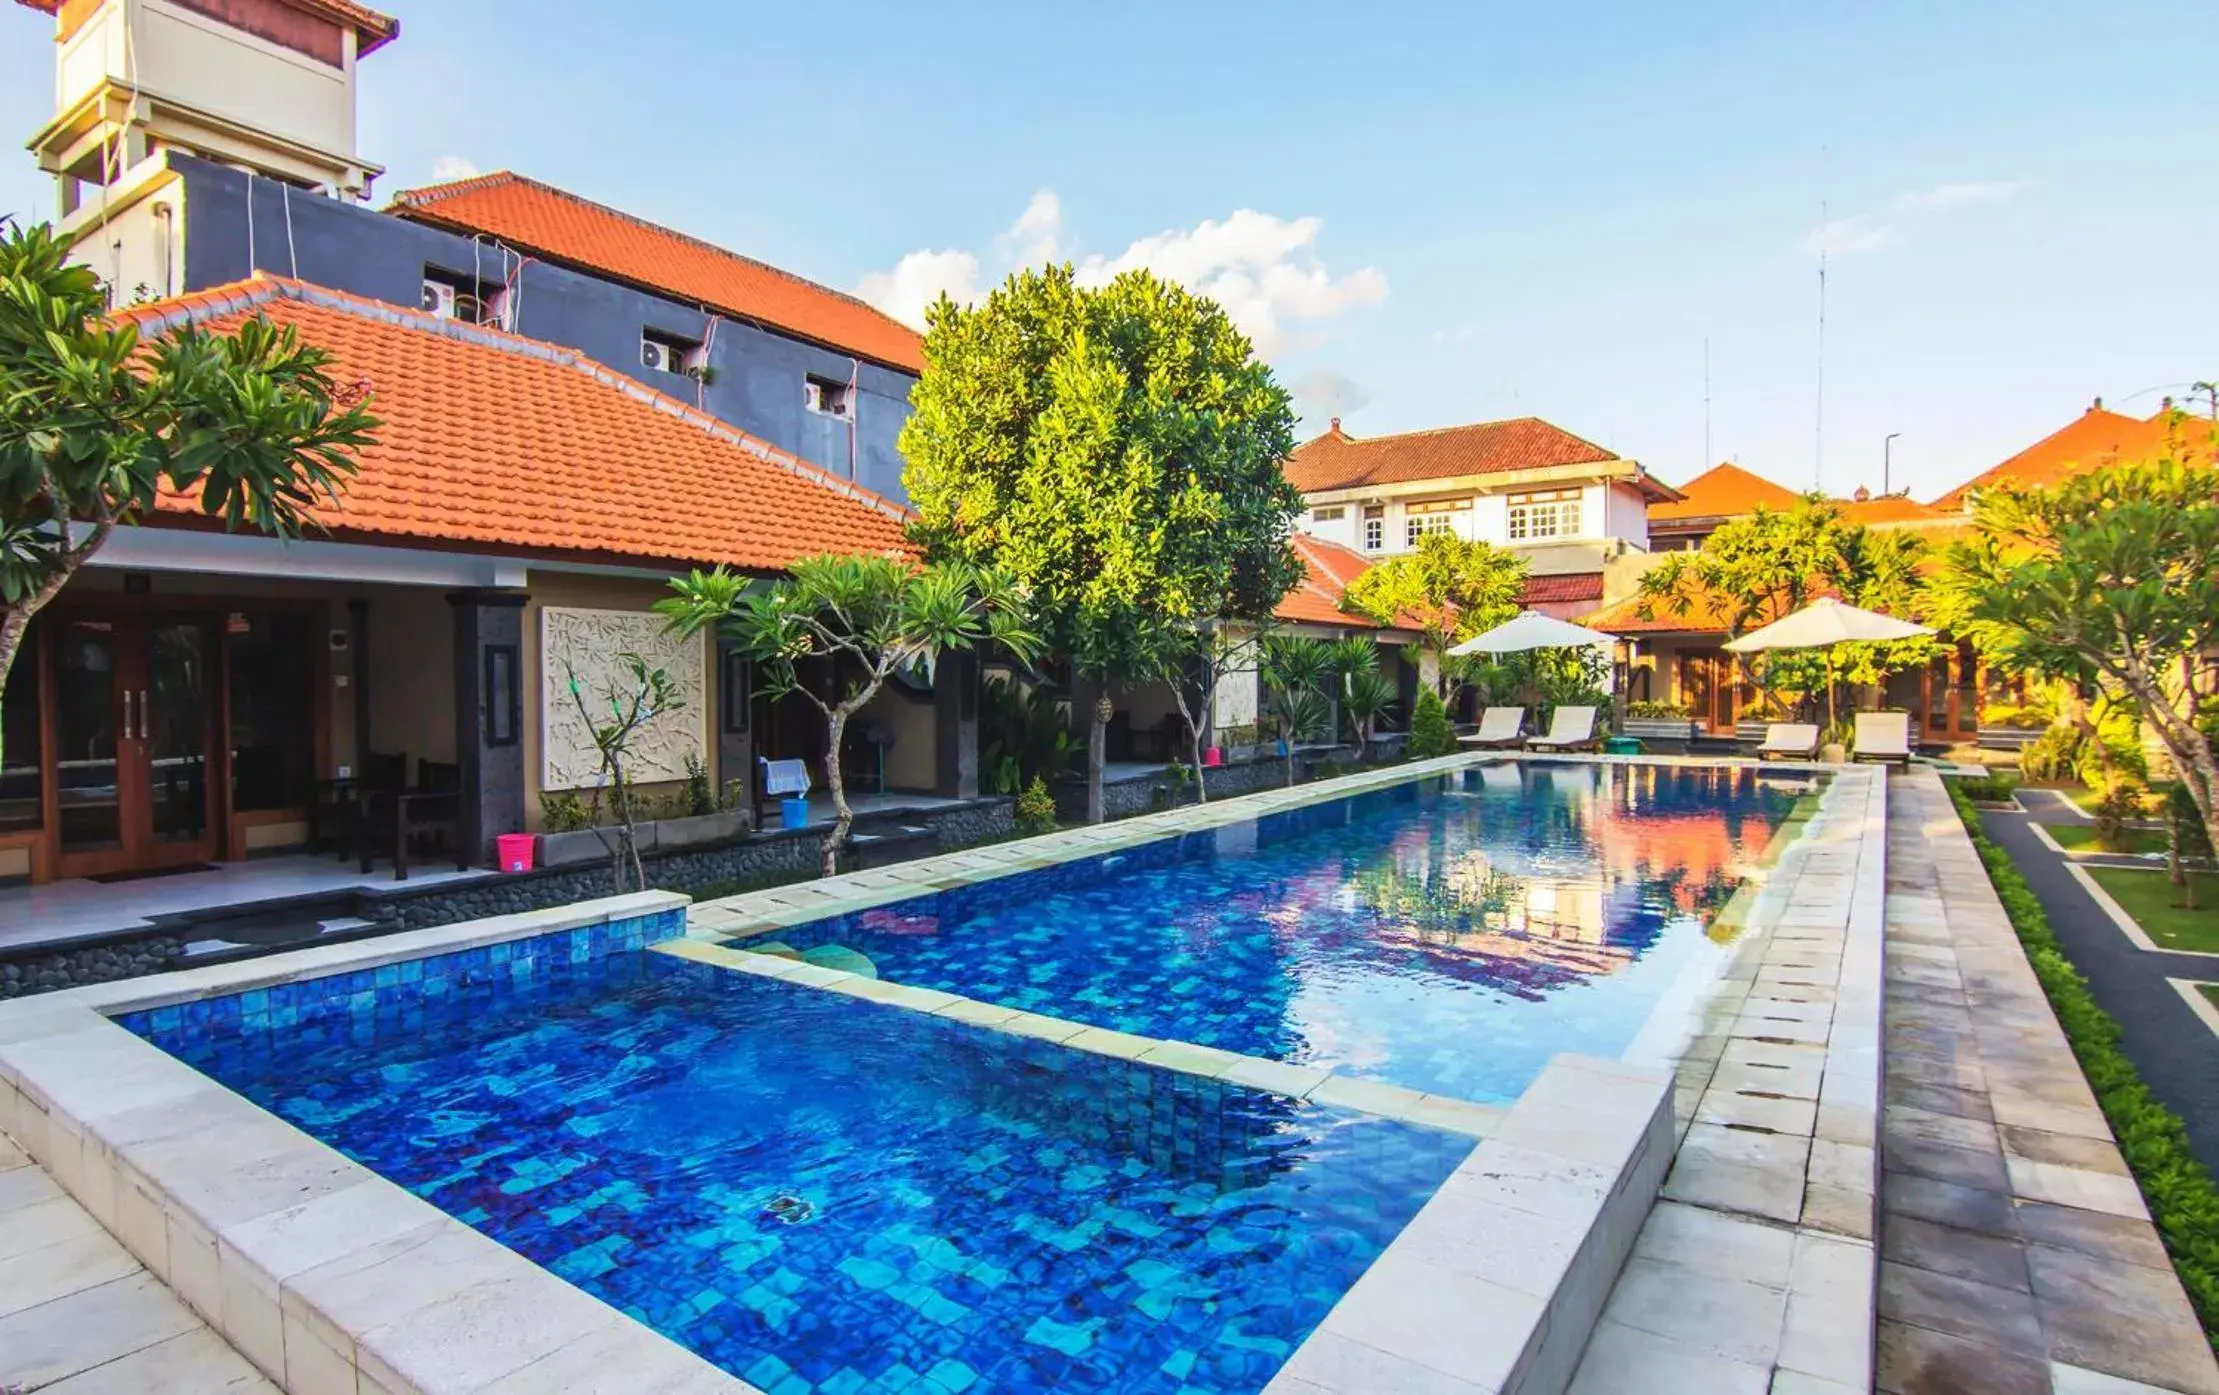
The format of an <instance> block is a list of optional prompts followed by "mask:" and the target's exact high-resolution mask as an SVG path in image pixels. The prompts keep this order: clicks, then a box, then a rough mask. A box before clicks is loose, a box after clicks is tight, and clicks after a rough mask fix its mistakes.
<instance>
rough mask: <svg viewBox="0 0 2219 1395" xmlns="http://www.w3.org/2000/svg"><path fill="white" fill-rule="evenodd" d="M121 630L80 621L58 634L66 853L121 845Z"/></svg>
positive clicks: (58, 739) (57, 731) (59, 767)
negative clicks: (118, 788) (118, 669)
mask: <svg viewBox="0 0 2219 1395" xmlns="http://www.w3.org/2000/svg"><path fill="white" fill-rule="evenodd" d="M117 654H118V645H117V643H116V633H115V626H113V625H111V624H109V623H108V622H106V621H101V620H73V621H71V622H69V623H68V624H66V625H64V626H63V627H62V632H61V634H60V635H59V636H58V637H57V642H56V656H55V665H54V668H55V685H54V686H55V689H56V692H55V712H54V736H55V748H56V749H55V757H56V762H55V763H56V781H55V783H56V785H57V787H58V793H59V797H60V805H61V825H62V826H61V830H60V831H61V844H62V850H63V851H64V852H86V851H92V850H96V849H101V848H113V847H117V846H120V845H121V843H122V841H123V836H122V835H123V822H122V817H121V812H120V810H119V808H118V806H117V803H116V737H117V735H118V728H117V722H118V717H119V713H118V707H119V703H120V701H121V699H120V698H119V696H118V693H119V689H118V688H117V686H116V659H117Z"/></svg>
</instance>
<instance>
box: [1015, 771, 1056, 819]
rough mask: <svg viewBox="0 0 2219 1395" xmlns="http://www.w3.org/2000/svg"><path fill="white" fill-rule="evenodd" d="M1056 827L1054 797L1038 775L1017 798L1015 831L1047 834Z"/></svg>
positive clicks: (1045, 782) (1044, 781) (1046, 783)
mask: <svg viewBox="0 0 2219 1395" xmlns="http://www.w3.org/2000/svg"><path fill="white" fill-rule="evenodd" d="M1055 826H1056V797H1055V796H1054V795H1053V794H1050V793H1049V792H1048V782H1047V781H1046V780H1043V779H1041V778H1040V777H1039V776H1038V775H1035V776H1033V777H1032V783H1031V784H1029V785H1027V786H1025V792H1024V793H1023V794H1020V795H1018V796H1017V831H1018V832H1020V833H1047V832H1050V831H1052V830H1053V829H1054V828H1055Z"/></svg>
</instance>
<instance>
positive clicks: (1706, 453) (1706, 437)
mask: <svg viewBox="0 0 2219 1395" xmlns="http://www.w3.org/2000/svg"><path fill="white" fill-rule="evenodd" d="M1717 463H1718V462H1717V461H1715V460H1713V459H1711V454H1710V336H1709V335H1707V334H1706V335H1704V336H1703V468H1704V469H1706V470H1708V469H1709V468H1710V467H1711V466H1713V465H1715V464H1717Z"/></svg>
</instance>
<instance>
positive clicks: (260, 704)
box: [231, 614, 318, 810]
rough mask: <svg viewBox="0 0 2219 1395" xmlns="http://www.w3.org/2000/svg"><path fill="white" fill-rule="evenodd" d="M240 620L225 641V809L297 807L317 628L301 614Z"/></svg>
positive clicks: (305, 796) (308, 759) (311, 737)
mask: <svg viewBox="0 0 2219 1395" xmlns="http://www.w3.org/2000/svg"><path fill="white" fill-rule="evenodd" d="M244 619H245V621H246V624H247V628H246V630H245V632H244V633H241V632H239V631H238V630H237V627H236V623H234V625H233V633H232V635H231V807H232V808H234V809H240V810H251V809H294V808H300V807H302V806H304V805H306V804H307V803H308V801H309V787H310V784H311V782H312V780H313V778H314V776H313V773H312V770H311V767H312V765H313V763H314V760H315V751H316V745H315V722H314V715H315V714H314V703H313V692H312V683H313V678H314V672H315V669H314V665H315V645H316V642H317V639H318V635H317V630H316V627H315V625H314V623H313V622H312V621H311V619H310V617H308V616H306V615H283V614H280V615H254V614H250V615H247V616H245V617H244Z"/></svg>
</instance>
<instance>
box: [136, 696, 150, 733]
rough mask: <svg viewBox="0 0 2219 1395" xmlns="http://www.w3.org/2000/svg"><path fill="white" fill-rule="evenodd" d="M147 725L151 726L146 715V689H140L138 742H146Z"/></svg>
mask: <svg viewBox="0 0 2219 1395" xmlns="http://www.w3.org/2000/svg"><path fill="white" fill-rule="evenodd" d="M149 725H151V724H150V723H149V722H148V720H147V715H146V689H144V688H141V689H139V740H141V741H144V740H146V738H147V727H148V726H149Z"/></svg>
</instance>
